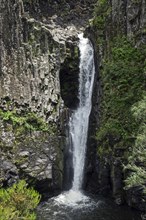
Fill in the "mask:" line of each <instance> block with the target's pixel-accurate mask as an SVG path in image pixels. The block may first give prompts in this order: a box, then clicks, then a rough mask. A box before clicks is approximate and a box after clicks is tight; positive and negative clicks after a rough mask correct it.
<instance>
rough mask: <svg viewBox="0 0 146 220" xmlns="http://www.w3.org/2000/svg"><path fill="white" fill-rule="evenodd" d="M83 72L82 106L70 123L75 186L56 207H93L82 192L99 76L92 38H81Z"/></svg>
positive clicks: (81, 82)
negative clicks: (91, 113)
mask: <svg viewBox="0 0 146 220" xmlns="http://www.w3.org/2000/svg"><path fill="white" fill-rule="evenodd" d="M79 50H80V66H79V69H80V72H79V90H78V99H79V105H78V108H77V109H76V110H74V111H73V113H72V115H71V117H70V120H69V139H70V149H69V150H70V153H72V155H73V169H74V172H73V173H74V175H73V182H72V188H71V189H70V190H69V191H66V192H63V193H62V194H60V195H59V196H57V197H56V198H55V200H54V201H55V203H56V204H57V205H58V204H61V205H65V206H71V207H80V208H81V207H85V206H86V207H87V206H90V205H93V202H91V200H90V198H89V197H88V196H85V195H84V194H83V193H82V191H81V189H82V183H83V173H84V165H85V156H86V145H87V136H88V126H89V116H90V112H91V108H92V90H93V84H94V76H95V65H94V49H93V46H92V44H91V42H90V41H89V39H88V38H84V37H83V34H79Z"/></svg>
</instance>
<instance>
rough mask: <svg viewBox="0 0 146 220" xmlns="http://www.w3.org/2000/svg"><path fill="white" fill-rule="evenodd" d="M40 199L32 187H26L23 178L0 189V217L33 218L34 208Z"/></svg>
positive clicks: (7, 219) (13, 219)
mask: <svg viewBox="0 0 146 220" xmlns="http://www.w3.org/2000/svg"><path fill="white" fill-rule="evenodd" d="M39 201H40V195H39V194H38V193H37V192H36V191H35V190H34V189H32V188H27V184H26V182H25V181H24V180H21V181H20V182H19V183H16V184H14V185H13V186H12V187H10V188H8V189H6V190H5V189H2V188H1V189H0V219H1V220H10V219H11V220H17V219H27V220H35V219H36V215H35V213H34V209H35V208H36V206H37V205H38V203H39Z"/></svg>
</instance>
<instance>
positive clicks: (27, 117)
mask: <svg viewBox="0 0 146 220" xmlns="http://www.w3.org/2000/svg"><path fill="white" fill-rule="evenodd" d="M0 118H1V119H2V120H3V121H4V122H8V123H11V124H12V125H13V127H14V128H15V129H18V128H19V130H21V131H25V130H29V131H44V132H49V133H50V134H53V133H55V130H56V129H55V126H53V125H52V126H51V125H48V124H47V123H46V122H45V120H44V119H43V118H41V117H38V116H37V115H36V114H35V113H33V112H31V113H27V114H24V115H23V116H21V115H18V114H17V112H16V111H2V110H0Z"/></svg>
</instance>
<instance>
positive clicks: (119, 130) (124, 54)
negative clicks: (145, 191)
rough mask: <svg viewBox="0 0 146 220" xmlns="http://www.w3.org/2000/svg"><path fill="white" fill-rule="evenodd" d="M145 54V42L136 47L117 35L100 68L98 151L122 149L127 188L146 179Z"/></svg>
mask: <svg viewBox="0 0 146 220" xmlns="http://www.w3.org/2000/svg"><path fill="white" fill-rule="evenodd" d="M108 54H110V56H109V55H108ZM145 57H146V48H145V47H144V46H143V47H142V48H140V47H139V48H136V47H134V42H132V40H128V39H127V38H126V37H122V36H120V37H116V38H114V39H113V40H112V41H110V53H109V52H108V53H106V54H105V56H104V59H103V60H102V68H101V72H100V74H101V80H102V84H103V97H102V102H101V106H100V109H101V112H102V113H101V126H100V128H99V129H98V130H97V133H96V139H97V141H98V150H97V151H98V155H99V156H100V157H102V156H105V155H114V153H115V150H116V149H122V150H123V152H124V153H123V163H127V166H125V169H126V170H125V172H126V173H127V174H128V175H127V176H126V180H125V184H126V187H125V188H126V189H127V188H129V187H132V186H138V185H142V186H144V184H145V183H146V171H145V166H146V159H145V158H146V139H145V135H146V121H145V118H146V111H145V110H146V96H144V93H145V72H146V71H145V70H146V59H145ZM143 97H144V98H143Z"/></svg>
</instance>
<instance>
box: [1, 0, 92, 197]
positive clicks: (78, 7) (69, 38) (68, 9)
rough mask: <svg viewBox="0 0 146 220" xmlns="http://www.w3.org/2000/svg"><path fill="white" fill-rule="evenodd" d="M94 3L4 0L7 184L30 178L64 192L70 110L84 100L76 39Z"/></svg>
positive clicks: (4, 174) (3, 156)
mask: <svg viewBox="0 0 146 220" xmlns="http://www.w3.org/2000/svg"><path fill="white" fill-rule="evenodd" d="M94 2H95V1H83V2H82V1H81V2H79V3H78V4H76V1H72V2H70V1H69V2H67V1H54V0H53V1H47V0H40V1H39V0H33V1H27V0H8V1H4V0H1V1H0V151H1V162H0V185H1V186H9V185H11V184H12V183H13V182H15V181H16V180H17V179H19V178H24V179H27V180H28V182H29V183H30V184H32V185H34V186H35V187H36V189H37V190H38V191H39V192H41V193H44V192H45V193H46V192H48V191H51V192H53V191H54V190H58V189H59V190H61V189H62V182H63V181H62V180H63V173H64V171H63V170H64V168H63V167H64V162H63V161H64V159H63V158H64V155H63V151H64V146H65V126H66V121H67V120H68V108H75V106H76V105H77V102H78V100H77V97H76V93H77V89H78V88H77V85H78V63H79V51H78V47H77V43H78V37H77V35H78V33H79V32H80V31H81V30H83V29H84V27H85V25H86V23H87V21H88V18H89V17H90V16H91V15H90V12H91V10H93V7H92V3H94ZM89 5H90V6H91V10H88V9H87V7H88V6H89ZM79 14H82V17H80V16H79ZM69 81H71V83H72V84H70V85H67V84H69V83H68V82H69ZM60 84H61V85H60ZM73 84H76V86H75V87H74V85H73ZM61 96H62V97H61ZM71 99H73V101H71Z"/></svg>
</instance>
